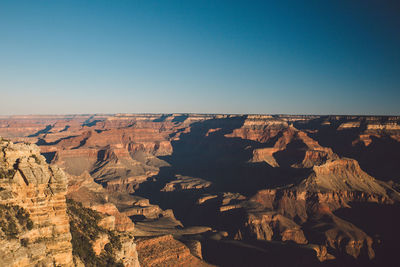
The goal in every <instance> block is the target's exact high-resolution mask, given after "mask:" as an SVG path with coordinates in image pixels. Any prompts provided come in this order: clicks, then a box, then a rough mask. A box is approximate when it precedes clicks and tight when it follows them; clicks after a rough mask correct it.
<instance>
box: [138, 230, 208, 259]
mask: <svg viewBox="0 0 400 267" xmlns="http://www.w3.org/2000/svg"><path fill="white" fill-rule="evenodd" d="M137 250H138V253H139V261H140V265H141V266H211V265H209V264H207V263H205V262H204V261H202V260H201V259H200V258H197V257H195V256H193V255H192V254H191V253H190V250H189V248H188V247H186V246H185V245H184V244H183V243H182V242H180V241H178V240H176V239H174V238H173V237H172V236H171V235H165V236H159V237H153V238H143V239H139V240H138V241H137Z"/></svg>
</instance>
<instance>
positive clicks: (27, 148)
mask: <svg viewBox="0 0 400 267" xmlns="http://www.w3.org/2000/svg"><path fill="white" fill-rule="evenodd" d="M0 175H1V177H0V188H1V190H0V205H1V213H2V216H1V220H2V223H1V225H0V227H1V231H0V236H1V237H0V258H1V262H2V266H36V265H42V266H50V265H57V266H73V260H72V245H71V234H70V228H69V220H68V216H67V212H66V210H67V207H66V202H65V194H66V193H67V180H66V176H65V175H64V173H63V172H62V171H61V170H60V169H58V168H57V167H55V166H49V165H47V164H46V162H45V159H44V157H43V156H41V155H40V153H39V148H38V147H36V146H33V145H26V144H13V143H12V142H9V141H4V140H3V141H1V142H0Z"/></svg>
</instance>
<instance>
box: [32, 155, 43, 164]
mask: <svg viewBox="0 0 400 267" xmlns="http://www.w3.org/2000/svg"><path fill="white" fill-rule="evenodd" d="M31 158H34V159H35V162H36V164H40V163H41V161H40V159H39V158H38V156H36V155H35V154H32V155H31Z"/></svg>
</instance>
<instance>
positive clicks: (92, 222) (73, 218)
mask: <svg viewBox="0 0 400 267" xmlns="http://www.w3.org/2000/svg"><path fill="white" fill-rule="evenodd" d="M67 207H68V209H67V212H68V216H69V217H70V231H71V235H72V253H73V254H74V255H76V256H78V257H79V258H80V259H81V260H82V261H83V262H84V264H85V266H115V267H116V266H118V267H119V266H123V264H122V263H121V262H116V261H115V258H114V256H113V255H114V252H115V251H116V250H119V249H121V247H122V245H121V241H120V239H119V236H118V234H117V233H115V232H114V231H109V230H106V229H104V228H102V227H100V226H99V225H98V223H99V221H100V219H101V215H100V214H99V213H98V212H96V211H94V210H92V209H88V208H85V207H83V206H82V204H81V203H79V202H75V201H73V200H71V199H68V200H67ZM100 233H106V234H108V236H109V240H110V242H109V243H107V244H106V245H105V247H104V251H103V252H102V253H101V254H100V255H98V256H96V254H95V253H94V251H93V247H92V241H94V240H96V239H97V238H98V237H99V234H100Z"/></svg>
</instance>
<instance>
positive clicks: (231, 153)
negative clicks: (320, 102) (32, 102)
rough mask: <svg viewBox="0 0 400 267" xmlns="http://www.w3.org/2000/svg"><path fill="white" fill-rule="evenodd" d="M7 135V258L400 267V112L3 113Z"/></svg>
mask: <svg viewBox="0 0 400 267" xmlns="http://www.w3.org/2000/svg"><path fill="white" fill-rule="evenodd" d="M0 136H1V137H2V139H1V144H0V148H1V154H0V162H1V166H0V188H1V189H0V208H1V210H0V211H1V212H2V213H1V214H3V215H2V216H1V218H2V221H1V224H0V227H1V232H0V244H2V245H3V246H1V249H0V255H1V258H2V259H3V263H4V264H3V265H5V266H17V265H22V266H33V265H35V264H39V265H40V264H42V265H44V266H47V265H49V264H55V265H57V266H58V265H60V266H82V265H85V266H101V265H102V264H106V263H108V265H111V264H115V266H118V264H120V265H123V266H139V265H141V266H382V265H385V266H396V262H397V255H396V250H397V249H396V248H397V247H398V244H399V242H400V228H399V227H398V225H400V224H399V223H400V215H399V214H400V213H399V212H400V206H399V203H400V164H399V163H400V162H399V159H400V117H396V116H316V115H315V116H314V115H307V116H306V115H304V116H303V115H224V114H93V115H90V114H89V115H57V116H56V115H42V116H34V115H32V116H1V117H0ZM3 138H4V139H3ZM4 218H12V219H11V221H13V222H15V223H14V226H12V227H13V229H14V228H16V230H15V229H14V230H13V229H11V228H10V227H11V226H10V223H7V222H6V221H5V220H4ZM21 218H23V219H21ZM86 225H87V226H86ZM85 228H87V229H85ZM76 240H84V241H85V242H84V243H77V242H76ZM85 250H88V251H90V253H89V254H90V257H86V256H84V254H85V253H83V251H85Z"/></svg>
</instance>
